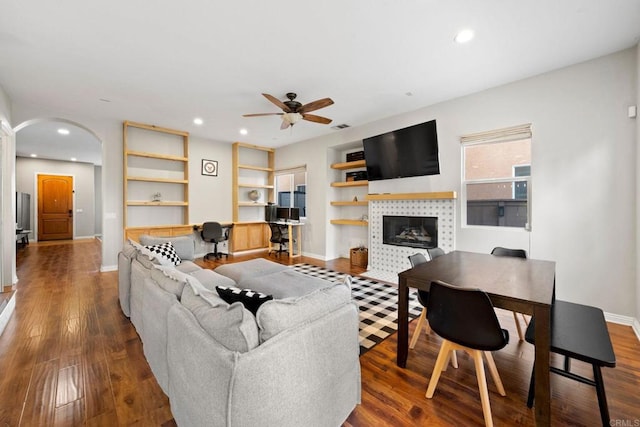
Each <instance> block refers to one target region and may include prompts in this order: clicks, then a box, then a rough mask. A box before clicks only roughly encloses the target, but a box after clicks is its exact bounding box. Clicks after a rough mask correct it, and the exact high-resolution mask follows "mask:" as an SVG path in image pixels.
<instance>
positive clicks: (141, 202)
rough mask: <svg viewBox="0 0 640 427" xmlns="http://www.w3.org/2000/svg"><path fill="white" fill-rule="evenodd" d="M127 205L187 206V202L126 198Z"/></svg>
mask: <svg viewBox="0 0 640 427" xmlns="http://www.w3.org/2000/svg"><path fill="white" fill-rule="evenodd" d="M127 206H189V202H153V201H151V200H148V201H147V200H127Z"/></svg>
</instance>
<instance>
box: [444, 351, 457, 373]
mask: <svg viewBox="0 0 640 427" xmlns="http://www.w3.org/2000/svg"><path fill="white" fill-rule="evenodd" d="M449 362H451V366H453V367H454V368H456V369H458V356H456V351H455V350H451V351H450V352H449V354H447V360H445V362H444V368H442V372H446V371H447V368H448V367H449Z"/></svg>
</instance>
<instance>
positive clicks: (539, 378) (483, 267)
mask: <svg viewBox="0 0 640 427" xmlns="http://www.w3.org/2000/svg"><path fill="white" fill-rule="evenodd" d="M398 279H399V280H398V294H399V298H398V349H397V362H396V363H397V365H398V366H399V367H402V368H404V367H406V365H407V354H408V349H409V313H408V308H409V288H416V289H422V290H426V291H428V290H429V287H430V286H431V282H432V281H436V280H440V281H442V282H445V283H449V284H452V285H457V286H462V287H467V288H479V289H482V290H483V291H485V292H486V293H487V294H488V295H489V298H490V299H491V302H492V303H493V305H494V307H499V308H504V309H507V310H512V311H517V312H519V313H525V314H529V315H532V316H535V318H536V328H535V343H536V344H535V366H534V368H535V374H534V375H535V421H536V425H537V426H549V425H550V423H551V391H550V385H549V354H550V353H549V345H550V341H551V305H552V304H553V301H554V299H555V297H554V295H555V262H553V261H540V260H534V259H523V258H512V257H498V256H494V255H489V254H480V253H474V252H463V251H453V252H450V253H448V254H446V255H443V256H440V257H438V258H435V259H434V260H432V261H429V262H426V263H423V264H420V265H417V266H416V267H414V268H411V269H409V270H406V271H403V272H401V273H400V274H399V275H398ZM524 404H525V402H524V401H523V405H524Z"/></svg>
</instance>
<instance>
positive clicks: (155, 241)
mask: <svg viewBox="0 0 640 427" xmlns="http://www.w3.org/2000/svg"><path fill="white" fill-rule="evenodd" d="M166 242H171V245H172V246H173V247H174V249H175V251H176V253H177V254H178V256H179V257H180V259H182V260H194V259H195V252H196V241H195V239H194V238H193V235H191V236H174V237H159V236H149V235H147V234H142V235H141V236H140V244H142V245H143V246H154V245H160V244H162V243H166Z"/></svg>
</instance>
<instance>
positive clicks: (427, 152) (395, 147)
mask: <svg viewBox="0 0 640 427" xmlns="http://www.w3.org/2000/svg"><path fill="white" fill-rule="evenodd" d="M362 142H363V144H364V159H365V162H366V164H367V178H368V180H369V181H378V180H382V179H393V178H407V177H411V176H422V175H438V174H439V173H440V163H439V161H438V134H437V132H436V121H435V120H431V121H429V122H425V123H421V124H418V125H414V126H409V127H406V128H403V129H398V130H394V131H393V132H387V133H385V134H382V135H378V136H373V137H371V138H365V139H364V140H363V141H362Z"/></svg>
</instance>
